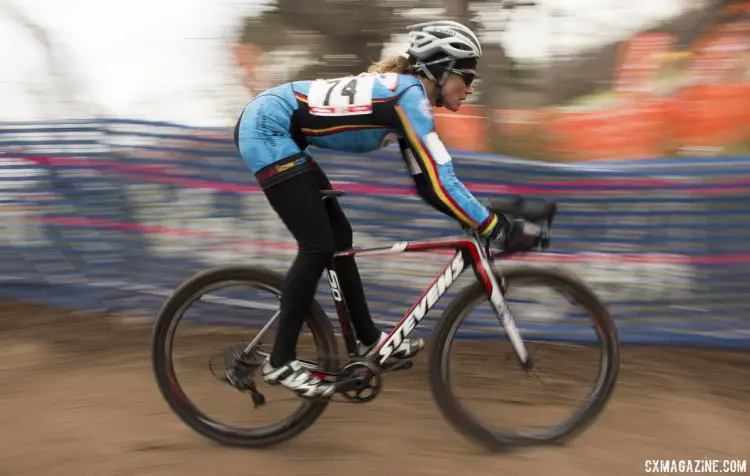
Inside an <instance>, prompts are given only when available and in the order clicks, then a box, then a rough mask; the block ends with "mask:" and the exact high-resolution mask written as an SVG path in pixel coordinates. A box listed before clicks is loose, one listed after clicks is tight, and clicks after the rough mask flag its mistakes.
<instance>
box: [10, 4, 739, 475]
mask: <svg viewBox="0 0 750 476" xmlns="http://www.w3.org/2000/svg"><path fill="white" fill-rule="evenodd" d="M438 18H445V19H454V20H458V21H461V22H463V23H466V24H468V25H470V26H472V27H473V28H475V30H476V31H478V32H479V36H480V39H481V40H482V41H483V48H484V52H485V55H484V57H483V59H482V61H481V63H480V66H479V73H480V75H481V79H480V80H478V82H477V86H476V93H475V94H474V95H472V96H471V97H470V98H469V101H468V103H467V104H466V105H464V106H463V107H462V109H461V111H459V112H458V113H450V112H448V111H445V110H443V109H436V110H435V111H434V112H435V116H436V127H437V129H438V131H439V133H440V134H441V135H442V137H443V139H444V141H445V142H446V144H447V145H448V147H449V149H450V150H451V152H452V153H453V156H454V163H455V168H456V171H457V174H458V176H459V177H460V178H461V179H462V180H463V181H464V182H465V183H466V184H467V186H468V188H469V189H471V190H472V191H474V192H475V194H476V195H477V196H479V197H480V198H482V197H486V196H490V195H492V196H515V195H518V194H522V195H527V196H531V197H536V198H540V199H541V198H544V199H548V200H555V201H557V202H559V204H560V205H559V209H560V213H559V215H558V219H557V221H556V224H555V226H554V228H553V240H552V248H551V249H550V250H549V251H548V252H545V253H540V254H535V255H529V256H526V257H523V258H519V259H518V260H517V261H513V262H510V263H507V264H508V265H514V264H519V263H524V264H529V265H533V266H548V265H554V266H559V267H562V268H564V269H567V270H568V271H571V272H573V273H575V274H576V275H577V276H579V277H580V278H582V279H583V280H585V281H586V282H587V283H588V284H590V285H591V286H592V287H593V288H594V290H595V291H596V292H597V293H598V294H599V295H600V297H601V298H602V299H603V300H604V301H605V303H606V304H607V305H608V306H609V308H610V311H611V312H612V314H613V316H614V318H615V321H616V323H617V325H618V328H619V330H620V336H621V338H622V341H623V343H625V344H627V345H629V346H640V345H658V346H659V348H661V347H663V346H667V347H674V346H679V347H687V348H689V349H696V348H700V347H702V348H709V349H713V350H719V351H728V350H734V351H736V350H744V351H746V350H747V349H750V304H749V303H748V299H747V297H748V296H750V244H748V236H749V235H750V107H748V106H749V105H750V1H748V0H630V1H622V0H512V1H511V0H506V1H492V0H379V1H374V0H276V1H263V0H246V1H238V0H156V1H154V0H150V1H145V0H130V1H128V2H110V1H107V2H103V1H98V0H0V44H1V45H2V47H0V61H1V62H2V64H3V67H2V68H0V104H1V105H2V107H0V230H1V232H0V296H2V297H3V303H4V304H3V311H4V314H3V315H4V317H3V319H4V321H3V322H4V324H3V326H5V328H6V329H11V328H16V327H18V326H19V325H21V324H19V323H22V322H23V323H25V324H23V325H24V326H28V328H27V330H28V331H29V332H32V333H33V332H35V331H37V330H38V328H37V327H35V326H36V324H31V323H35V322H36V323H38V322H39V321H38V320H34V319H32V316H34V315H36V316H37V317H36V318H35V319H42V321H41V322H46V323H49V322H50V321H49V320H45V319H47V318H46V317H45V316H58V314H57V313H58V312H61V311H59V310H61V309H62V310H66V311H65V312H68V311H71V312H74V313H75V315H77V316H79V315H85V316H93V315H94V314H92V313H98V314H95V315H96V316H104V315H106V316H110V317H111V316H116V317H117V318H118V319H124V320H129V319H134V321H137V322H141V323H143V322H145V323H150V322H152V321H153V319H154V318H155V316H156V314H157V313H158V311H159V309H160V307H161V305H162V304H163V302H164V299H165V298H166V297H167V296H168V295H169V294H170V293H171V292H172V290H173V289H174V288H175V287H176V286H178V285H179V283H181V282H182V281H184V280H185V279H187V278H188V277H190V276H191V275H192V274H194V273H196V272H198V271H201V270H204V269H206V268H208V267H211V266H215V265H220V264H228V263H248V264H261V265H265V266H268V267H271V268H273V269H275V270H277V271H282V272H283V271H285V270H286V269H287V267H288V266H289V264H290V260H291V259H292V258H293V256H294V253H295V244H294V241H293V240H292V238H291V236H290V235H289V234H288V232H287V231H286V229H285V228H284V227H283V224H282V223H281V222H280V220H279V219H278V218H277V217H276V215H275V214H274V213H273V211H272V210H271V209H270V207H268V204H267V202H266V200H265V198H264V196H263V195H262V194H260V191H259V189H258V187H257V186H256V184H255V180H254V177H253V176H252V175H251V174H250V172H249V171H248V170H247V169H246V167H245V165H244V163H243V162H242V161H241V160H240V158H239V156H238V154H237V152H236V149H235V148H234V145H233V143H232V140H231V133H232V128H233V127H234V124H235V121H236V119H237V117H238V115H239V113H240V112H241V110H242V108H243V107H244V105H245V104H246V103H247V102H249V101H250V100H251V99H252V98H253V97H254V96H255V95H256V94H258V93H259V92H261V91H263V90H264V89H266V88H268V87H271V86H274V85H277V84H279V83H282V82H285V81H289V80H294V79H310V78H325V77H336V76H341V75H347V74H357V73H359V72H363V71H365V70H366V69H367V68H368V67H369V65H370V64H372V63H373V62H375V61H377V60H379V59H381V58H385V57H387V56H390V55H394V54H398V53H400V52H402V51H403V50H404V48H405V35H404V34H403V32H404V30H405V27H406V25H409V24H412V23H417V22H420V21H424V20H430V19H438ZM313 154H314V156H315V157H316V160H318V161H319V162H320V163H321V164H322V165H323V167H324V169H325V170H326V172H327V173H328V175H329V177H330V178H331V180H332V181H333V184H334V186H335V187H336V188H340V189H343V190H346V191H349V192H350V193H349V195H347V196H346V197H344V198H343V199H342V206H343V207H344V210H345V211H346V213H347V215H348V216H349V218H350V220H351V222H352V224H353V228H354V231H355V244H356V245H358V246H370V245H380V244H384V243H390V242H393V241H401V240H422V239H427V238H435V237H438V236H444V235H447V234H453V233H456V232H457V231H458V230H457V228H456V225H455V224H454V223H453V222H452V221H450V220H448V219H447V218H445V217H444V216H442V215H441V214H439V213H438V212H436V211H434V210H432V209H431V208H429V207H428V206H427V205H425V204H423V203H422V202H421V200H420V199H419V198H418V197H416V196H415V195H414V194H413V192H412V190H411V179H410V178H409V176H408V174H407V172H406V169H405V167H404V166H403V163H402V161H401V159H400V156H399V153H398V151H397V150H396V149H394V148H393V147H389V148H386V149H383V150H381V151H378V152H375V153H372V154H363V155H352V154H343V153H332V152H329V151H322V150H313ZM445 259H446V256H445V255H440V254H429V255H428V256H427V257H425V256H424V255H420V256H407V255H403V256H401V255H394V256H389V257H388V259H387V260H385V259H375V260H373V259H370V260H367V259H362V260H360V264H359V266H360V270H361V271H362V274H363V278H364V281H365V288H366V292H367V295H368V298H369V300H370V307H371V309H372V311H373V315H374V316H375V318H376V321H377V322H379V323H380V324H382V325H383V326H384V327H386V328H388V327H389V326H392V325H393V324H394V323H395V322H397V321H398V320H399V319H400V318H401V316H402V315H403V313H404V312H405V311H406V309H408V307H409V306H410V305H411V304H412V303H413V302H414V300H415V299H416V298H417V297H418V296H419V295H420V293H421V292H422V290H423V289H424V288H425V287H426V286H427V285H429V283H430V282H431V281H432V279H433V278H434V276H435V275H436V274H437V272H438V271H439V270H440V269H441V267H442V266H443V264H444V263H445ZM503 265H504V264H503ZM468 274H469V273H467V275H465V276H464V277H463V278H462V281H463V283H464V284H467V283H468V282H469V280H470V279H471V277H470V276H468ZM321 285H322V286H321V288H320V289H319V295H318V297H319V300H320V302H321V303H323V304H324V308H325V309H326V311H327V312H328V313H329V315H330V316H331V317H332V318H333V320H335V314H334V311H333V307H332V306H331V305H330V298H329V297H328V294H327V293H328V291H327V287H326V286H325V282H324V281H321ZM460 287H461V286H458V287H456V288H454V290H455V291H458V288H460ZM453 295H455V292H454V291H452V292H451V293H449V294H448V295H447V296H446V299H444V300H443V301H442V302H441V303H439V304H438V306H437V307H436V308H435V310H433V311H432V312H431V313H430V314H429V315H428V317H427V318H426V319H425V321H424V325H423V326H422V327H421V328H419V329H418V331H417V333H420V332H421V333H423V335H427V334H428V333H429V331H430V329H431V328H432V326H433V325H434V323H435V321H436V320H437V318H438V317H439V316H440V312H441V311H442V310H443V309H444V308H445V305H446V304H447V303H448V301H449V299H450V298H451V297H453ZM231 297H234V298H236V299H235V300H227V301H226V302H225V303H224V304H223V305H224V306H225V308H223V309H218V310H217V309H215V308H206V309H203V310H199V312H197V314H196V315H195V317H194V319H195V320H197V321H199V322H212V323H216V322H227V323H230V322H235V321H236V320H238V319H239V320H241V319H243V313H242V310H243V309H244V307H243V306H246V305H248V304H247V303H248V301H247V300H244V301H243V299H245V298H243V297H241V296H240V295H236V296H234V295H233V296H231ZM29 305H31V306H36V307H33V308H28V307H24V306H29ZM30 309H31V310H30ZM81 313H83V314H81ZM552 314H553V313H551V312H550V311H549V309H547V308H545V307H544V306H537V307H534V308H533V309H531V310H529V311H528V314H527V315H526V316H525V317H527V318H528V319H526V320H524V319H523V318H521V319H520V320H519V322H520V326H521V327H522V329H524V330H525V332H529V333H534V335H536V336H539V337H540V338H543V337H545V336H548V337H549V336H559V335H561V334H564V333H568V332H570V329H568V328H567V327H566V326H565V322H564V321H563V320H562V319H564V317H565V316H562V317H561V316H553V315H552ZM66 315H67V314H66ZM19 316H21V317H19ZM39 316H41V317H39ZM244 318H245V319H247V316H244ZM49 319H52V320H53V321H55V322H57V317H55V318H53V317H49ZM60 319H61V321H60V322H68V321H67V319H69V317H66V318H60ZM90 319H93V318H90ZM97 319H98V318H97ZM474 319H475V320H474V322H473V324H474V325H475V326H474V327H473V328H471V326H470V329H468V330H465V331H463V333H460V335H461V336H463V337H466V338H469V337H475V334H476V333H478V332H482V331H481V329H482V322H485V320H486V319H489V320H490V321H489V322H492V316H490V315H487V316H484V317H483V316H477V317H475V318H474ZM86 322H93V321H91V320H89V321H86ZM97 322H98V321H97ZM253 324H254V325H255V324H258V323H257V322H255V323H253ZM87 325H88V324H87ZM101 332H104V334H106V335H110V334H107V333H106V332H105V331H102V330H101V329H99V330H97V331H96V332H95V333H93V334H91V335H90V336H88V337H86V338H85V339H84V338H83V337H79V338H78V339H79V341H80V342H82V341H83V340H86V339H88V340H87V342H89V343H90V342H97V339H99V338H101V336H102V335H104V334H102V333H101ZM574 337H575V336H574ZM578 337H581V336H578ZM590 337H591V336H590ZM72 339H74V340H75V339H76V338H75V337H72ZM584 340H585V339H584ZM144 342H145V341H143V342H141V344H142V345H144V346H146V347H147V344H145V343H144ZM87 345H88V344H87ZM91 345H93V344H91ZM144 349H145V347H144ZM691 352H693V351H691ZM696 352H697V351H696ZM649 355H650V356H651V357H648V359H651V358H654V359H655V360H664V359H665V358H664V357H653V356H652V355H651V354H649ZM654 355H656V354H654ZM690 355H693V354H690ZM648 359H647V360H648ZM681 359H682V357H680V358H679V359H676V360H678V361H679V360H681ZM645 361H646V360H644V361H643V362H645ZM639 362H640V363H638V364H635V367H637V368H639V369H641V370H643V369H646V370H645V371H647V370H648V368H649V365H650V364H645V363H642V362H641V361H639ZM708 362H714V361H711V360H710V359H708V360H706V361H705V362H704V363H706V365H709V364H708ZM635 367H634V368H635ZM734 371H735V370H732V372H734ZM709 373H710V371H709ZM691 375H692V374H691ZM698 375H699V374H698V373H696V374H694V375H693V377H694V378H698V379H700V378H705V377H699V376H698ZM717 375H718V374H717ZM721 375H723V376H725V377H726V378H727V379H729V378H730V377H728V376H729V375H735V376H736V374H733V373H724V374H721ZM717 378H718V377H717ZM721 380H722V382H724V380H725V379H724V377H722V379H721ZM736 380H737V379H735V380H733V381H732V382H733V383H731V384H729V383H727V385H728V387H726V388H727V390H726V392H728V393H727V394H729V393H731V392H734V391H737V392H739V393H742V392H745V393H746V391H747V390H748V389H747V384H746V383H741V382H740V383H737V381H736ZM739 380H740V381H742V379H741V378H740V379H739ZM744 382H747V380H744ZM147 385H151V384H150V382H148V383H147ZM149 388H151V387H149ZM721 388H724V387H721ZM743 389H744V390H743ZM714 390H715V389H714ZM712 391H713V390H712ZM170 421H171V420H170ZM717 421H718V420H717ZM722 421H723V420H722ZM664 425H665V427H668V426H669V423H668V422H665V423H664ZM644 428H645V427H644ZM441 431H442V430H441ZM634 431H635V430H634ZM639 431H640V430H639ZM692 431H695V433H691V432H692ZM686 432H687V434H694V435H697V434H698V433H699V431H698V430H695V428H694V427H691V429H690V430H686ZM705 434H706V435H708V434H709V433H705ZM613 438H615V437H614V436H613ZM611 441H614V442H616V445H615V446H617V445H619V443H620V441H619V440H617V439H616V438H615V439H614V440H611ZM675 441H676V440H675ZM731 441H732V442H739V441H740V439H734V440H731ZM745 441H746V440H745ZM693 443H695V441H692V442H691V444H693ZM643 445H644V446H643V448H646V447H647V445H646V443H645V442H643ZM675 445H676V446H675V448H677V449H679V448H680V446H679V444H678V443H675ZM686 445H687V443H686ZM728 445H729V447H731V446H732V443H731V442H730V443H728ZM739 446H741V445H739V444H737V445H735V447H739ZM695 447H697V448H700V447H701V446H700V445H697V446H695ZM726 447H727V446H726V445H725V448H726ZM19 448H20V447H19ZM19 451H20V450H19ZM644 451H645V450H644ZM633 455H636V453H633ZM678 456H679V455H678ZM683 456H684V457H685V458H697V457H703V456H705V455H704V454H703V453H701V454H694V453H690V454H685V455H683ZM728 456H735V457H738V456H742V455H740V454H733V455H728ZM649 457H658V455H651V456H649ZM82 458H83V456H82ZM612 458H613V460H617V458H618V456H617V455H615V456H612ZM634 458H635V456H634ZM638 458H641V459H642V458H646V454H645V453H644V452H639V453H637V458H636V459H638ZM19 461H20V460H19ZM581 461H584V459H582V460H581ZM638 461H640V459H638ZM581 464H583V463H581ZM638 468H641V466H638ZM579 469H581V468H580V467H579ZM612 471H613V470H612V468H610V472H612ZM0 472H2V471H0ZM29 474H41V473H33V472H32V473H29ZM45 474H46V473H45ZM99 474H104V473H99ZM577 474H580V473H577ZM612 474H614V472H613V473H612ZM623 474H632V473H623Z"/></svg>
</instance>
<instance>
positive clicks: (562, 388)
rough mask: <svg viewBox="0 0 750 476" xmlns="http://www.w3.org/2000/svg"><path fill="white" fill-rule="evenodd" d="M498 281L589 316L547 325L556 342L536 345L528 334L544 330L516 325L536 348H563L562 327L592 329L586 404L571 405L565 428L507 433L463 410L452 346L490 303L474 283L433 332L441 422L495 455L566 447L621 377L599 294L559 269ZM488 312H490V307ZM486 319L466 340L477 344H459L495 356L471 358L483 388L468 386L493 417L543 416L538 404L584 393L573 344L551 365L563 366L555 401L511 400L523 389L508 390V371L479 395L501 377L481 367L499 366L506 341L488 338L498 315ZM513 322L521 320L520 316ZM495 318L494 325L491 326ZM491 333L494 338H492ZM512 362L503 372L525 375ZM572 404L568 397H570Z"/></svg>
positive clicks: (511, 274) (519, 271)
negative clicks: (544, 294) (537, 291)
mask: <svg viewBox="0 0 750 476" xmlns="http://www.w3.org/2000/svg"><path fill="white" fill-rule="evenodd" d="M496 279H497V282H498V283H502V282H504V283H505V288H506V290H510V292H511V293H512V292H513V290H514V289H520V290H525V289H527V288H531V287H533V286H538V287H541V288H542V289H544V290H545V291H551V292H554V293H556V294H557V295H562V296H563V297H565V298H566V300H567V302H568V303H570V304H572V305H575V306H578V307H580V308H581V310H582V311H584V312H583V313H579V314H576V315H580V316H582V317H581V318H579V321H576V322H566V323H565V326H559V324H558V326H557V327H556V325H555V324H552V325H550V326H549V328H548V329H547V330H546V331H545V332H547V334H548V335H551V336H552V337H551V338H549V337H548V338H547V339H544V338H542V339H539V340H537V339H536V338H534V339H532V338H530V337H529V336H528V335H524V334H527V333H528V332H533V331H536V332H539V329H540V325H539V324H536V325H535V326H533V327H532V328H531V329H528V330H527V329H524V328H523V326H521V325H519V331H520V332H521V335H522V336H523V337H524V343H525V344H526V345H527V346H530V347H532V346H533V345H534V343H535V342H542V343H544V345H547V344H550V343H551V344H556V345H559V344H560V343H561V341H565V337H564V336H562V333H561V332H559V333H558V330H557V329H560V327H568V328H573V327H574V326H580V328H581V329H588V330H589V331H590V337H589V338H588V342H583V344H584V345H582V346H581V347H583V348H584V350H583V353H585V354H586V355H587V358H588V356H589V355H590V354H591V353H596V354H598V355H599V359H598V362H597V363H594V362H592V363H591V367H592V368H594V371H593V372H592V373H593V374H594V378H593V380H594V383H593V385H592V388H590V390H589V391H588V393H587V394H586V395H585V396H584V397H583V398H582V400H583V401H582V402H580V403H574V405H576V408H575V409H574V410H573V411H572V413H571V414H570V416H569V417H568V418H566V419H564V420H563V421H562V422H559V423H557V424H552V426H545V427H543V428H524V429H510V428H505V427H504V428H497V427H493V426H490V424H489V423H488V421H487V420H489V418H481V417H478V416H477V415H475V414H474V413H473V412H472V411H471V410H469V409H467V408H466V407H465V406H463V405H462V403H461V402H460V401H459V398H458V397H457V393H459V386H458V385H457V384H456V383H455V382H454V380H455V379H453V378H452V377H451V370H452V368H451V359H450V356H451V351H452V350H454V347H457V345H456V344H455V343H454V340H455V338H456V336H457V333H458V329H459V326H461V324H462V323H464V322H465V321H467V320H468V319H467V316H468V315H469V314H470V313H471V312H472V311H474V310H475V309H476V308H477V307H479V306H480V305H482V304H483V303H488V298H487V293H486V290H485V288H484V286H483V285H482V284H481V283H479V282H477V283H474V284H473V285H471V286H469V287H467V288H466V289H464V290H463V291H461V293H460V294H459V295H458V296H457V297H456V298H455V299H454V300H453V301H452V302H451V303H450V304H449V305H448V307H447V308H446V310H445V312H444V313H443V315H442V316H441V318H440V320H439V322H438V323H437V325H436V327H435V329H434V332H433V344H432V349H431V355H430V363H429V380H430V386H431V388H432V392H433V395H434V398H435V399H436V402H437V405H438V407H439V408H440V410H441V412H442V414H443V415H444V417H445V418H446V419H447V420H448V422H450V424H451V425H452V426H453V427H454V428H455V429H457V430H458V431H459V432H461V433H462V434H463V435H465V436H466V437H468V438H469V439H471V440H473V441H475V442H478V443H480V444H481V445H484V446H486V447H488V448H490V449H492V450H501V449H504V448H507V447H512V446H521V445H534V444H549V443H562V442H564V441H566V440H568V439H569V438H571V437H572V436H574V435H575V434H577V433H578V432H580V431H581V430H583V429H584V428H585V427H586V426H588V425H590V424H591V423H592V422H593V421H594V420H595V419H596V417H597V416H598V415H599V414H600V412H601V411H602V410H603V408H604V406H605V405H606V403H607V401H608V400H609V398H610V396H611V394H612V391H613V389H614V386H615V382H616V379H617V375H618V371H619V350H618V349H619V342H618V335H617V329H616V327H615V325H614V322H613V320H612V317H611V316H610V314H609V312H608V311H607V309H606V307H605V306H604V305H603V304H602V302H601V301H600V300H599V299H598V298H597V297H596V296H595V295H594V293H593V292H592V291H591V290H590V289H589V288H588V287H587V286H586V285H584V284H583V283H582V282H581V281H579V280H577V279H576V278H574V277H572V276H570V275H568V274H566V273H563V272H560V271H557V270H547V269H541V268H532V267H521V268H514V269H507V270H504V271H503V273H502V274H500V273H496ZM503 280H504V281H503ZM508 304H509V308H510V309H511V312H513V306H514V305H513V303H511V302H509V303H508ZM487 307H488V308H489V305H488V306H487ZM542 309H543V311H544V312H545V313H546V312H547V309H546V308H545V307H544V306H542ZM489 314H491V312H490V311H487V312H486V313H485V315H486V316H487V317H488V318H487V320H486V321H485V322H484V323H480V324H481V325H483V326H485V328H484V330H482V331H481V333H477V334H471V335H470V334H467V336H470V337H474V339H462V342H463V343H465V345H466V346H468V348H470V349H471V350H472V352H476V349H477V348H484V347H486V348H487V349H488V350H489V353H490V356H487V355H483V356H481V357H479V358H476V359H473V364H472V365H473V366H472V367H470V368H471V372H472V373H476V374H477V377H478V378H479V380H478V382H480V384H477V385H473V384H471V385H469V386H471V387H472V389H471V391H472V392H474V393H479V394H480V397H479V398H482V399H484V401H485V402H484V404H485V407H487V406H488V404H487V401H490V400H492V403H491V404H490V408H489V411H490V412H491V414H493V416H496V415H498V414H500V415H503V416H508V417H510V416H511V415H514V414H520V413H524V412H526V413H528V414H530V415H538V414H540V413H542V409H543V407H541V405H540V402H543V403H544V404H545V405H550V406H555V405H558V404H559V403H560V402H561V401H562V399H565V398H566V397H568V396H569V395H567V391H570V393H577V392H576V391H578V390H580V387H581V385H580V380H579V379H578V376H577V375H576V370H575V369H572V368H571V367H570V363H569V362H568V363H565V358H566V355H567V356H570V355H572V354H571V353H570V350H569V347H573V345H570V344H564V345H565V347H564V349H563V350H562V351H561V352H559V353H558V356H557V357H556V358H555V359H553V361H554V363H553V365H561V366H562V367H561V368H560V369H561V370H560V371H558V372H555V373H552V374H550V377H551V379H552V387H553V389H552V393H554V394H553V395H552V396H551V397H547V398H546V399H538V398H536V397H538V395H536V394H534V395H533V396H534V397H535V398H530V397H531V395H530V394H526V395H523V396H520V397H517V398H516V399H515V400H513V399H511V398H510V396H511V395H513V394H517V393H519V392H520V393H521V394H523V393H524V392H523V391H520V390H519V388H517V387H522V386H524V385H520V386H517V387H513V386H511V385H509V384H508V378H507V377H508V376H510V375H511V373H510V371H508V373H507V374H505V373H503V375H502V377H503V378H502V379H501V380H500V381H501V383H500V384H499V385H496V386H495V387H492V388H489V389H487V390H486V391H483V392H482V391H481V390H478V388H479V387H480V386H481V385H483V383H481V382H486V381H489V380H491V378H492V377H493V376H496V375H494V373H497V374H500V371H497V372H487V371H482V370H478V369H479V368H481V366H483V365H484V366H490V365H493V364H494V365H497V364H498V363H500V364H502V360H503V359H500V358H497V357H496V353H497V350H498V349H499V348H500V346H502V345H503V343H502V340H505V341H506V342H507V337H505V336H504V335H498V334H497V333H495V335H494V336H488V335H487V334H488V333H487V331H486V329H487V328H489V329H492V330H500V324H499V323H497V320H496V318H495V316H494V315H489ZM488 315H489V316H488ZM514 317H517V316H516V315H515V313H514ZM493 319H494V322H493V321H492V320H493ZM556 333H557V335H556ZM489 334H492V332H490V333H489ZM498 337H501V339H498ZM481 338H484V339H486V342H485V343H481V341H480V340H479V339H481ZM572 342H573V344H575V345H577V344H581V343H582V342H581V339H579V341H577V342H576V341H575V339H573V340H572ZM482 346H484V347H482ZM508 354H511V352H508ZM531 355H532V358H533V356H534V354H533V353H532V354H531ZM576 355H580V354H576ZM591 357H593V356H591ZM511 360H512V361H508V363H507V365H505V368H506V369H512V371H513V372H514V373H513V374H512V375H516V374H515V372H528V371H527V370H523V369H521V368H520V365H519V363H518V361H517V360H516V359H515V357H513V358H512V359H511ZM591 360H593V359H591ZM563 374H569V375H563ZM527 375H530V374H527ZM537 377H538V375H537ZM545 378H546V377H545ZM540 381H541V378H540ZM556 385H557V386H558V387H557V388H555V386H556ZM464 390H465V389H464ZM573 390H575V391H573ZM568 400H570V399H569V398H568ZM576 401H578V400H576ZM499 403H503V404H507V405H508V408H510V411H508V412H506V413H502V412H503V408H498V406H497V405H498V404H499ZM511 405H515V407H511ZM532 418H534V417H532Z"/></svg>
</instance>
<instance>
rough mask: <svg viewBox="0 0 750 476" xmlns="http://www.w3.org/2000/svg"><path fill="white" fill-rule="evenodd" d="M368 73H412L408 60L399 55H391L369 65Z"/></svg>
mask: <svg viewBox="0 0 750 476" xmlns="http://www.w3.org/2000/svg"><path fill="white" fill-rule="evenodd" d="M367 72H368V73H381V74H382V73H401V74H408V73H413V71H412V69H411V65H410V64H409V60H408V59H407V58H404V57H403V56H401V55H396V56H391V57H390V58H386V59H384V60H380V61H378V62H377V63H375V64H373V65H372V66H370V69H368V70H367Z"/></svg>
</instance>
